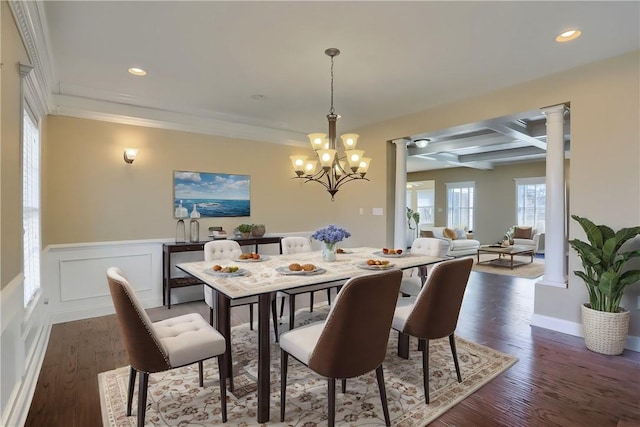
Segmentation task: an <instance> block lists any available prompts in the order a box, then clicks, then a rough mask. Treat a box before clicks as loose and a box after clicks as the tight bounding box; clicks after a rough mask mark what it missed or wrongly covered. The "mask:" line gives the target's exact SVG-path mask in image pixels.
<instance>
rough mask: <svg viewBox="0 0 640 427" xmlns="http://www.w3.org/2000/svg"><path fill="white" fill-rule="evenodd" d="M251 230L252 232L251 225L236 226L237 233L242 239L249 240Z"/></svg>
mask: <svg viewBox="0 0 640 427" xmlns="http://www.w3.org/2000/svg"><path fill="white" fill-rule="evenodd" d="M251 230H253V224H240V225H239V226H238V231H239V232H240V233H241V234H242V237H243V238H244V239H247V238H249V236H250V235H251Z"/></svg>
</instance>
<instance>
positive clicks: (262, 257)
mask: <svg viewBox="0 0 640 427" xmlns="http://www.w3.org/2000/svg"><path fill="white" fill-rule="evenodd" d="M268 259H269V257H268V256H266V255H260V258H258V259H253V258H251V259H249V258H247V259H240V258H234V259H233V260H234V261H237V262H262V261H266V260H268Z"/></svg>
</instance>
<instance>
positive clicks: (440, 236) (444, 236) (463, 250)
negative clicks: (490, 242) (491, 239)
mask: <svg viewBox="0 0 640 427" xmlns="http://www.w3.org/2000/svg"><path fill="white" fill-rule="evenodd" d="M420 237H426V238H432V239H437V240H438V242H433V244H438V245H439V247H440V256H442V257H445V256H446V257H459V256H467V255H475V254H477V253H478V248H480V242H479V241H477V240H474V239H467V233H466V231H465V230H463V229H452V228H447V227H430V228H426V229H421V230H420Z"/></svg>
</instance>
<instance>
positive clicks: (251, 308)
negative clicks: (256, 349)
mask: <svg viewBox="0 0 640 427" xmlns="http://www.w3.org/2000/svg"><path fill="white" fill-rule="evenodd" d="M249 329H251V330H252V331H253V304H249Z"/></svg>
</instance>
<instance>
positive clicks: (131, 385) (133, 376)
mask: <svg viewBox="0 0 640 427" xmlns="http://www.w3.org/2000/svg"><path fill="white" fill-rule="evenodd" d="M137 374H138V371H136V370H135V369H134V368H133V366H131V367H130V368H129V394H127V417H130V416H131V403H132V402H133V388H134V387H135V385H136V375H137Z"/></svg>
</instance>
